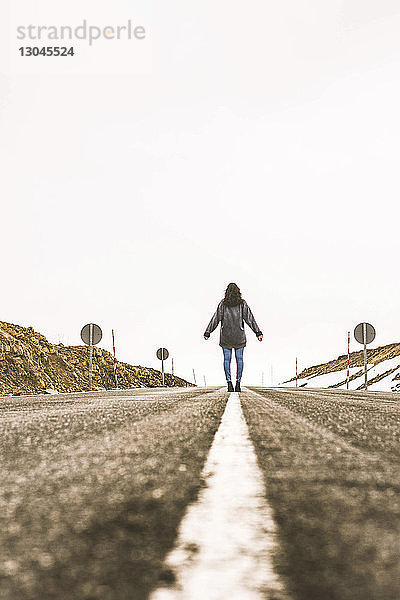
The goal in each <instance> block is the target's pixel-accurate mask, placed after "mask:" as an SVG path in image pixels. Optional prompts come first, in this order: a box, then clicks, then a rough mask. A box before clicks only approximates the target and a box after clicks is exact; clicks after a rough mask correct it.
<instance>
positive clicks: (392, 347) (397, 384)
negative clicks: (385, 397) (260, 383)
mask: <svg viewBox="0 0 400 600" xmlns="http://www.w3.org/2000/svg"><path fill="white" fill-rule="evenodd" d="M367 363H368V385H369V386H370V387H371V389H372V390H374V389H375V390H382V391H400V344H397V343H396V344H388V345H387V346H379V347H378V348H369V349H368V350H367ZM346 374H347V354H343V355H341V356H338V357H337V358H336V359H334V360H331V361H329V362H326V363H322V364H320V365H315V366H313V367H308V368H307V369H304V371H302V372H301V373H300V374H299V376H298V385H299V386H301V387H305V386H308V387H326V388H345V387H346ZM294 382H295V377H292V378H291V379H289V380H288V381H285V382H284V383H283V385H285V384H290V385H293V383H294ZM363 387H364V354H363V351H362V350H361V351H358V352H351V353H350V385H349V388H350V389H357V390H361V389H363Z"/></svg>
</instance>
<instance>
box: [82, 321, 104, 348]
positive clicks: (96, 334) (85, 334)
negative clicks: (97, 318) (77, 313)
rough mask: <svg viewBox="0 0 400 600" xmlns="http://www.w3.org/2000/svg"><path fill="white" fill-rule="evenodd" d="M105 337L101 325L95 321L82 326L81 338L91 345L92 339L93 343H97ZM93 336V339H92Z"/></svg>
mask: <svg viewBox="0 0 400 600" xmlns="http://www.w3.org/2000/svg"><path fill="white" fill-rule="evenodd" d="M102 337H103V332H102V331H101V329H100V327H99V326H98V325H96V324H95V323H88V324H87V325H85V326H84V327H82V331H81V339H82V341H83V342H84V343H85V344H87V345H88V346H90V341H92V345H93V346H94V345H96V344H98V343H99V342H100V340H101V338H102ZM90 338H92V340H90Z"/></svg>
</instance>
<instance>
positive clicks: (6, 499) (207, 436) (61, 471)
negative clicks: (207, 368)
mask: <svg viewBox="0 0 400 600" xmlns="http://www.w3.org/2000/svg"><path fill="white" fill-rule="evenodd" d="M228 398H229V402H228ZM397 398H398V396H396V395H395V394H385V393H382V394H379V393H376V392H372V393H368V394H365V393H363V392H353V391H351V392H343V391H337V390H334V391H328V390H303V389H298V390H294V389H277V388H274V389H267V388H256V387H252V388H245V389H244V391H243V392H241V393H240V394H231V395H229V394H228V393H227V392H226V391H225V388H198V389H197V388H195V389H193V388H183V389H171V388H170V389H166V388H163V389H146V390H143V389H140V390H139V389H138V390H119V391H115V390H114V391H108V392H93V393H82V394H78V393H77V394H60V395H58V396H24V397H22V396H21V397H12V398H11V397H8V398H2V399H0V426H1V435H0V454H1V462H0V465H1V466H0V477H1V482H2V485H1V490H0V525H1V528H0V600H47V599H49V600H53V599H57V600H64V599H68V600H128V599H129V600H142V599H143V600H144V599H147V598H149V595H150V593H151V592H152V591H153V593H154V594H157V593H160V594H161V591H162V588H163V587H164V589H165V592H166V593H167V592H168V590H170V591H171V592H172V590H173V588H174V587H176V584H177V581H176V573H174V569H173V568H170V567H169V566H168V561H167V560H166V559H167V557H168V556H172V555H173V552H174V550H173V549H174V548H176V547H179V543H180V542H179V539H180V536H179V531H181V533H182V527H181V525H183V524H184V523H185V522H187V518H188V515H189V514H190V513H191V512H192V508H194V510H196V506H197V510H198V511H200V513H199V514H201V510H203V511H204V510H206V511H207V508H206V509H204V505H203V508H202V504H201V502H202V499H203V500H204V498H205V499H206V501H207V498H208V501H209V500H210V497H211V501H212V502H213V503H214V504H213V508H212V511H219V510H223V509H224V504H226V505H227V506H228V505H232V504H233V506H234V510H237V508H238V507H237V506H236V508H235V502H233V503H232V502H230V501H229V502H228V500H229V496H231V497H232V499H233V500H235V496H236V494H238V496H239V495H240V496H241V498H242V499H243V498H244V500H242V504H243V502H244V503H246V502H247V500H246V495H245V494H246V493H249V494H250V495H249V499H248V503H249V505H250V503H253V502H254V511H255V512H254V520H253V519H252V514H251V511H250V513H249V512H248V511H247V516H245V515H246V513H245V512H244V513H243V515H244V517H243V519H246V520H247V521H246V522H247V523H248V524H249V525H251V526H252V527H254V528H255V529H254V531H255V532H256V533H255V534H254V535H256V538H254V539H255V540H256V542H255V543H257V544H260V545H259V549H261V550H260V552H259V554H260V556H262V555H263V553H264V555H265V553H266V551H265V544H264V545H263V541H262V540H261V542H260V533H259V532H260V530H262V528H263V527H264V529H265V532H266V535H268V536H269V541H268V543H267V547H268V548H269V550H268V551H267V552H269V553H270V554H271V556H270V559H271V577H270V579H269V582H267V584H268V585H264V587H263V588H260V590H258V592H257V590H256V591H255V592H254V594H253V595H251V593H250V592H249V593H248V590H247V591H246V590H245V589H244V591H243V592H240V594H239V595H238V594H236V596H235V586H232V582H228V584H229V585H228V587H227V588H226V589H230V593H229V594H228V596H226V595H225V596H224V595H223V594H222V595H221V596H220V600H229V598H236V597H237V598H239V599H240V600H242V598H243V600H247V598H264V599H266V600H277V598H281V597H285V598H286V597H287V598H290V599H291V600H350V599H351V600H361V599H362V600H399V598H400V467H399V456H400V424H399V422H400V418H399V417H400V404H399V403H398V401H397ZM231 400H232V402H231ZM239 400H240V403H239ZM227 402H228V405H227ZM240 405H241V409H240ZM226 406H228V408H227V410H226V411H225V407H226ZM224 411H225V412H224ZM243 416H244V418H243ZM221 419H222V422H221ZM235 419H236V420H235ZM217 430H218V434H217V435H215V434H216V432H217ZM214 436H215V438H214ZM236 440H237V442H236ZM210 448H211V450H210ZM254 451H255V453H254ZM235 453H236V458H235V459H234V460H233V459H232V456H234V455H235ZM255 456H256V457H257V460H256V459H255ZM229 461H231V462H229ZM257 462H258V464H257ZM247 465H248V466H249V468H247ZM240 469H241V470H242V471H240ZM214 471H215V473H213V472H214ZM227 473H228V477H227ZM229 473H232V477H231V478H230V477H229ZM217 474H219V475H218V477H215V476H216V475H217ZM214 475H215V476H214ZM221 477H222V479H221ZM224 478H225V480H224ZM231 480H232V481H231ZM235 481H236V483H235ZM212 482H213V483H212ZM237 482H239V483H237ZM234 483H235V485H236V488H235V487H234V485H233V484H234ZM241 484H242V486H241V487H242V488H243V489H239V488H240V485H241ZM232 485H233V487H232ZM221 486H222V487H221ZM238 486H239V487H238ZM208 488H209V493H206V492H207V489H208ZM230 489H232V491H231V492H230ZM235 489H236V492H235ZM218 490H220V491H218ZM227 490H228V492H227ZM260 490H262V491H261V492H260ZM239 492H240V494H239ZM219 494H220V495H221V498H222V497H223V494H225V502H222V503H219V504H218V495H219ZM260 496H263V497H260ZM236 504H237V503H236ZM206 506H207V505H206ZM239 508H240V507H239ZM240 509H241V508H240ZM212 511H211V512H212ZM256 512H258V514H256ZM205 514H206V513H205ZM260 515H261V517H262V518H263V519H264V521H261V522H260ZM263 515H264V516H263ZM213 517H214V518H215V515H213ZM204 518H205V517H204ZM200 520H201V519H200ZM221 522H224V523H228V524H229V523H230V522H231V521H229V519H228V520H227V516H226V514H223V513H221ZM244 524H245V520H243V527H242V531H243V532H244V533H245V530H246V528H245V527H244ZM236 526H237V523H236ZM193 527H196V519H195V525H191V526H190V527H189V529H191V532H190V535H192V533H193ZM215 527H216V528H217V527H218V519H217V521H215ZM227 527H228V525H224V527H223V529H225V530H227ZM232 529H233V527H232ZM183 530H184V528H183ZM229 533H230V532H227V536H226V537H229ZM198 535H199V536H201V535H203V534H202V533H201V532H200V530H199V534H198ZM251 535H253V533H251V534H250V538H249V539H252V538H251ZM271 535H272V536H276V540H277V543H276V544H272V543H271ZM218 536H219V539H218V543H221V544H224V543H225V540H224V537H225V536H224V532H223V531H218V532H217V529H216V541H217V537H218ZM257 536H258V537H257ZM195 537H196V536H195ZM206 537H207V539H208V540H210V539H211V541H212V540H213V537H212V536H211V537H210V536H209V535H208V534H207V535H206ZM200 541H201V540H199V542H200ZM200 546H201V543H200ZM221 548H223V545H222V546H221ZM184 550H185V552H187V551H188V550H189V551H190V552H193V555H196V553H197V547H196V543H195V542H194V543H193V544H192V545H191V546H190V548H189V549H188V548H184ZM230 551H231V549H230V548H229V547H228V548H227V550H226V552H230ZM224 552H225V550H224ZM221 553H222V554H223V552H221ZM200 554H201V553H200ZM251 554H252V556H250V555H249V556H246V555H244V556H243V557H242V558H243V561H245V562H246V561H247V562H248V561H249V560H250V559H253V558H254V557H256V559H257V560H258V558H257V551H256V550H254V552H252V553H251ZM211 555H212V548H211ZM207 556H210V554H206V559H207ZM227 556H228V554H227ZM229 560H232V561H234V560H237V556H236V557H235V556H233V555H232V556H231V555H230V556H229ZM213 561H214V559H213ZM215 562H217V559H215ZM248 564H251V563H249V562H248ZM212 566H213V568H215V564H214V565H212ZM225 568H226V565H224V564H223V560H221V569H225ZM247 568H248V565H247ZM266 568H268V569H270V566H269V565H268V566H267V567H266ZM240 570H241V565H240V563H237V568H236V572H237V573H239V571H240ZM244 570H246V567H245V568H244ZM227 572H228V571H226V570H225V573H227ZM254 573H255V572H254ZM196 576H199V577H200V581H203V580H204V579H203V575H202V574H201V573H200V575H199V574H198V573H197V575H196ZM257 576H258V575H257ZM275 576H276V579H274V577H275ZM205 580H206V581H207V578H206V579H205ZM209 580H210V578H209V579H208V581H209ZM211 581H212V579H211ZM250 583H251V582H250ZM264 583H265V582H264ZM281 584H282V585H281ZM187 585H188V586H189V587H188V589H190V585H191V583H190V581H189V582H188V583H187ZM207 585H208V586H209V585H210V584H209V583H208V584H207ZM268 586H269V589H267V588H268ZM156 590H161V591H160V592H158V591H156ZM274 590H275V592H274ZM168 593H169V592H168ZM160 597H161V595H160ZM166 597H167V596H166ZM171 597H172V596H171ZM181 597H183V596H181ZM214 597H215V598H217V597H218V595H216V594H215V593H214V594H211V593H209V591H208V590H207V589H204V593H203V595H201V594H200V595H199V598H204V599H208V598H214ZM185 600H191V598H185ZM218 600H219V597H218Z"/></svg>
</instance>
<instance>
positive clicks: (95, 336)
mask: <svg viewBox="0 0 400 600" xmlns="http://www.w3.org/2000/svg"><path fill="white" fill-rule="evenodd" d="M102 336H103V333H102V331H101V328H100V327H99V326H98V325H96V324H95V323H88V324H87V325H85V326H84V327H82V329H81V339H82V341H83V342H84V343H85V344H86V345H87V346H89V388H90V391H92V389H93V346H94V345H96V344H98V343H99V342H100V340H101V338H102Z"/></svg>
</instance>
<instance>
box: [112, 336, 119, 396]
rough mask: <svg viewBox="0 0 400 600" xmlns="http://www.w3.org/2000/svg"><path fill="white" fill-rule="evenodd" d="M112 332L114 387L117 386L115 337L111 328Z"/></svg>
mask: <svg viewBox="0 0 400 600" xmlns="http://www.w3.org/2000/svg"><path fill="white" fill-rule="evenodd" d="M111 333H112V343H113V353H114V380H115V387H116V388H117V387H118V375H117V359H116V356H115V337H114V329H112V330H111Z"/></svg>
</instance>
